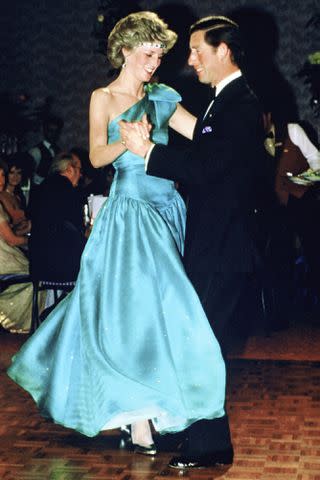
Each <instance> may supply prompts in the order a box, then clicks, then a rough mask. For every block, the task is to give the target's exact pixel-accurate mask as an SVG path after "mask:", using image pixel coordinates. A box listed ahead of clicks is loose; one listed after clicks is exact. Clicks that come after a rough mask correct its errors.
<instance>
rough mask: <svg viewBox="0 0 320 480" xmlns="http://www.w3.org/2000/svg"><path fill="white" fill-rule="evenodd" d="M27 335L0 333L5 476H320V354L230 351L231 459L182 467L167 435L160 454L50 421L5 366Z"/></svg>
mask: <svg viewBox="0 0 320 480" xmlns="http://www.w3.org/2000/svg"><path fill="white" fill-rule="evenodd" d="M21 343H22V339H21V337H20V338H19V336H14V335H8V334H1V336H0V365H1V368H0V377H1V378H0V406H1V408H0V415H1V417H0V418H1V420H0V478H1V479H2V480H113V479H118V480H152V479H153V480H160V479H164V478H167V479H173V478H175V479H180V478H183V477H185V478H189V479H193V480H214V479H219V480H227V479H229V480H231V479H232V480H252V479H255V480H320V362H317V361H313V362H310V361H286V360H282V361H277V360H247V359H240V360H239V359H238V360H237V359H232V360H230V365H229V381H228V385H229V386H228V399H229V402H228V408H229V415H230V421H231V430H232V436H233V441H234V447H235V461H234V464H233V465H232V466H231V467H223V468H222V467H221V468H213V469H204V470H197V471H186V472H181V471H180V472H179V471H175V470H172V469H169V468H168V467H167V461H168V459H169V458H170V456H171V455H172V452H170V451H168V450H170V444H169V442H167V441H165V438H162V439H160V440H159V441H161V445H162V447H163V449H164V450H167V451H163V452H161V453H160V454H158V455H157V456H156V457H155V458H154V459H151V458H148V457H144V456H142V455H137V454H134V453H131V452H126V451H121V450H118V449H117V444H118V434H117V432H116V431H113V432H110V433H108V434H106V433H104V434H102V435H99V436H98V437H96V438H92V439H89V438H86V437H84V436H81V435H80V434H77V433H76V432H74V431H72V430H67V429H64V428H62V427H60V426H58V425H54V424H53V423H51V422H49V421H46V420H45V419H43V418H42V417H40V415H39V414H38V412H37V409H36V408H35V406H34V404H33V402H32V400H31V399H30V398H29V396H28V395H27V394H26V393H25V392H23V391H22V390H21V389H20V388H19V387H17V386H16V385H15V384H14V383H13V382H11V381H10V380H9V379H8V378H7V376H6V374H5V369H6V367H7V366H8V364H9V362H10V357H11V356H12V354H13V353H14V352H15V351H16V350H17V349H18V348H19V345H20V344H21Z"/></svg>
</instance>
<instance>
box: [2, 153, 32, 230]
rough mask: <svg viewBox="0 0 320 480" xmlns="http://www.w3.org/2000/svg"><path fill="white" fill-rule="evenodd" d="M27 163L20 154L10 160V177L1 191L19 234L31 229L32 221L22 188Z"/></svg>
mask: <svg viewBox="0 0 320 480" xmlns="http://www.w3.org/2000/svg"><path fill="white" fill-rule="evenodd" d="M25 170H26V165H24V163H23V160H22V158H21V157H20V154H17V155H14V156H13V157H11V158H10V160H9V161H8V179H7V183H6V187H5V190H4V191H3V192H0V201H1V203H2V204H3V206H4V208H5V210H6V211H7V213H8V215H9V217H10V220H11V223H12V227H13V229H14V231H16V232H17V233H18V234H19V235H23V234H26V233H28V232H29V231H30V227H31V225H30V221H29V220H28V219H27V218H26V213H25V210H26V199H25V196H24V194H23V192H22V189H21V184H22V179H23V175H24V172H25Z"/></svg>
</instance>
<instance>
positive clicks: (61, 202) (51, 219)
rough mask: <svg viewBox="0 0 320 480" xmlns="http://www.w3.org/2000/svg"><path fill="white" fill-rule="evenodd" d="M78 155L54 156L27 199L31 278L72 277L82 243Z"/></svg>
mask: <svg viewBox="0 0 320 480" xmlns="http://www.w3.org/2000/svg"><path fill="white" fill-rule="evenodd" d="M80 177H81V163H80V160H79V158H73V157H72V156H71V155H69V154H65V153H64V154H60V155H59V156H57V157H56V158H55V159H54V161H53V163H52V165H51V168H50V172H49V176H48V178H46V179H45V180H44V181H43V182H42V184H41V185H40V186H38V187H36V188H35V190H34V193H33V195H32V197H31V200H30V216H31V222H32V229H31V240H30V272H31V275H32V277H33V278H34V279H37V280H47V281H55V282H72V281H75V280H76V278H77V275H78V272H79V268H80V258H81V254H82V251H83V248H84V246H85V242H86V237H85V235H84V227H83V216H82V207H81V202H80V199H79V195H78V192H77V189H76V188H75V187H76V186H77V185H78V182H79V180H80Z"/></svg>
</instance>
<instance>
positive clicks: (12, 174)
mask: <svg viewBox="0 0 320 480" xmlns="http://www.w3.org/2000/svg"><path fill="white" fill-rule="evenodd" d="M21 180H22V171H21V168H17V167H14V166H13V167H11V168H10V170H9V174H8V183H9V185H11V186H12V187H17V186H18V185H20V183H21Z"/></svg>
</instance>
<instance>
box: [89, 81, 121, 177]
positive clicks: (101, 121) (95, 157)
mask: <svg viewBox="0 0 320 480" xmlns="http://www.w3.org/2000/svg"><path fill="white" fill-rule="evenodd" d="M109 106H110V93H109V92H107V91H106V89H102V88H100V89H98V90H95V91H94V92H93V94H92V96H91V101H90V111H89V123H90V129H89V142H90V160H91V163H92V165H93V166H94V167H95V168H99V167H103V166H104V165H108V164H110V163H112V162H113V161H114V160H115V159H116V158H117V157H119V155H121V154H122V153H123V152H124V151H125V150H126V147H125V146H124V145H123V144H122V143H121V140H119V141H117V142H115V143H112V144H110V145H108V144H107V142H108V134H107V129H108V123H109V115H108V110H109Z"/></svg>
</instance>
